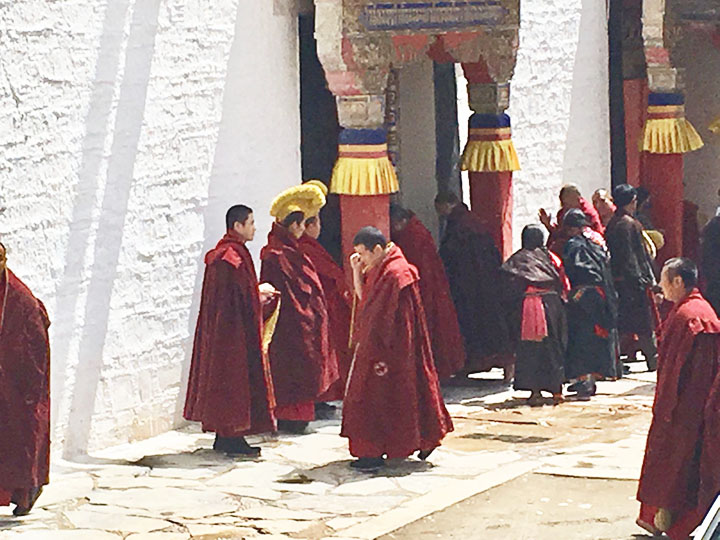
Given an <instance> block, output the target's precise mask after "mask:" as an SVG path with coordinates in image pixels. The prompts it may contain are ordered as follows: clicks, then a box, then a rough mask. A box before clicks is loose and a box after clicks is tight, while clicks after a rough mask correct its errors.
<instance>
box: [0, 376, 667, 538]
mask: <svg viewBox="0 0 720 540" xmlns="http://www.w3.org/2000/svg"><path fill="white" fill-rule="evenodd" d="M635 367H636V369H640V365H639V364H638V365H636V366H635ZM484 377H485V378H483V379H473V380H470V381H468V383H467V385H463V386H448V387H447V388H445V397H446V400H447V403H448V408H449V410H450V412H451V414H452V416H453V418H454V420H455V428H456V431H455V432H454V433H453V434H452V435H451V436H450V437H448V438H447V439H446V442H445V444H444V445H443V447H442V448H440V449H438V450H437V451H436V452H435V453H434V454H433V455H432V456H431V458H430V459H429V462H428V463H424V462H420V461H418V460H416V459H410V460H407V461H404V462H398V463H390V464H389V466H388V467H387V468H386V469H385V470H383V471H380V472H378V473H373V474H367V473H362V472H356V471H354V470H352V469H351V468H350V467H349V463H350V461H351V457H350V456H349V454H348V452H347V442H346V440H345V439H342V438H341V437H339V435H338V434H339V420H327V421H320V422H315V423H313V424H312V425H311V427H312V431H313V432H312V433H309V434H306V435H300V436H287V435H282V436H278V437H274V436H273V437H266V438H263V439H260V440H258V441H257V442H259V443H260V444H261V446H262V447H263V455H262V458H261V459H259V460H258V461H243V460H235V459H230V458H227V457H225V456H222V455H219V454H216V453H215V452H213V451H212V450H211V449H210V447H211V445H212V440H213V436H212V435H211V434H204V433H201V432H200V431H199V430H198V428H197V427H196V426H190V427H187V428H185V429H181V430H178V431H173V432H169V433H166V434H164V435H162V436H159V437H155V438H153V439H150V440H147V441H143V442H139V443H134V444H128V445H123V446H121V447H116V448H111V449H108V450H106V451H103V452H101V453H97V454H95V455H93V456H91V458H89V460H88V462H87V463H70V462H66V461H56V462H55V463H54V465H53V471H52V477H51V484H50V485H49V486H48V487H47V488H46V490H45V492H44V493H43V495H42V496H41V498H40V499H39V501H38V504H37V506H36V507H35V509H34V511H33V512H32V513H31V514H30V515H29V516H27V517H25V518H20V519H15V518H12V517H11V515H10V513H9V511H8V509H0V511H1V512H2V513H0V539H2V540H6V539H7V540H15V539H22V540H117V539H120V538H123V539H128V540H187V539H190V538H192V539H202V540H211V539H216V540H220V539H239V538H255V537H262V538H266V539H272V538H304V539H321V538H336V539H338V538H345V539H371V538H379V537H382V536H383V535H388V534H391V533H393V532H394V531H398V530H401V529H402V528H403V527H405V526H407V525H408V524H411V523H413V522H418V524H420V523H422V521H418V520H422V518H425V517H426V516H431V515H433V514H435V513H436V512H441V511H442V510H444V509H446V508H451V507H453V506H455V505H458V504H459V503H461V502H462V501H465V500H469V499H471V498H472V497H474V496H476V495H478V494H481V493H484V492H487V491H488V490H491V489H492V488H495V487H498V486H503V485H508V486H511V485H513V484H512V482H513V481H515V480H517V479H521V478H523V477H526V475H528V473H532V474H533V475H546V476H548V477H556V478H587V479H605V480H618V481H625V482H626V484H627V482H633V481H635V480H637V478H638V475H639V469H640V464H641V461H642V453H643V449H644V442H645V441H644V437H645V434H646V431H647V428H648V425H649V418H650V408H651V404H652V396H653V391H654V375H652V374H646V373H639V372H637V373H634V374H633V375H631V377H629V378H626V379H624V380H622V381H618V382H603V383H600V384H599V385H598V390H599V395H598V396H596V397H595V398H594V399H593V400H592V401H589V402H588V401H568V402H566V403H564V404H562V405H561V406H559V407H552V406H550V405H547V406H544V407H538V408H529V407H527V406H525V405H524V403H523V402H522V400H521V399H518V398H519V397H522V396H523V394H519V395H518V394H516V393H514V392H513V391H512V390H510V389H508V388H507V387H505V386H502V384H501V383H500V381H499V380H498V378H499V377H500V374H499V373H491V374H489V375H487V374H486V375H484ZM253 442H254V441H253ZM520 485H522V484H520ZM631 492H632V488H628V487H627V485H626V486H625V487H624V488H623V491H622V497H624V500H625V501H626V503H625V504H626V506H627V516H626V517H628V516H630V517H631V516H634V514H635V512H636V510H637V503H635V502H634V501H633V500H630V499H631V498H632V497H629V496H628V493H631ZM556 495H557V494H556ZM522 504H525V503H522ZM568 505H570V506H572V508H569V507H568ZM616 506H617V505H616ZM576 507H577V508H576ZM507 510H508V509H507V508H505V513H504V518H503V519H505V520H506V522H505V523H504V525H503V527H505V529H504V534H507V536H506V537H507V538H520V537H521V536H520V535H515V534H513V533H512V531H513V526H512V522H509V523H508V522H507V519H508V512H507ZM552 511H553V512H554V514H553V515H557V517H558V519H561V518H562V515H563V513H567V512H570V511H572V512H574V513H575V514H577V513H578V512H581V513H584V514H586V515H587V516H588V518H592V517H593V516H595V517H599V518H600V519H602V518H603V516H602V515H596V514H602V513H603V511H604V509H603V508H602V506H600V507H598V506H593V505H590V504H588V503H586V502H584V501H582V500H574V501H573V503H567V504H566V505H565V506H562V505H558V506H553V509H552ZM614 511H615V512H617V507H616V508H615V510H614ZM638 532H640V531H638ZM435 536H437V535H435ZM392 537H395V536H392ZM399 537H402V538H411V537H412V536H399ZM523 538H524V536H523ZM528 538H530V537H528Z"/></svg>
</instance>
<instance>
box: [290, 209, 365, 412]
mask: <svg viewBox="0 0 720 540" xmlns="http://www.w3.org/2000/svg"><path fill="white" fill-rule="evenodd" d="M321 229H322V225H321V222H320V216H319V215H317V216H311V217H309V218H308V219H306V220H305V234H303V235H302V236H301V237H300V242H299V243H300V249H301V250H302V252H303V253H304V254H305V255H306V256H307V257H308V258H309V259H310V260H311V261H312V263H313V266H315V270H317V273H318V276H320V282H321V283H322V287H323V291H324V292H325V299H326V300H327V308H328V317H329V329H330V348H331V349H332V350H333V353H334V354H335V357H336V358H337V362H338V369H339V374H340V378H339V379H338V380H337V381H336V382H335V384H333V385H332V386H331V387H330V389H329V390H328V392H327V393H326V394H325V395H323V396H321V397H320V399H321V403H317V404H316V405H315V409H316V412H317V413H318V414H320V412H321V411H322V410H323V409H324V410H325V412H326V413H330V412H332V411H333V410H334V407H332V406H330V405H327V404H325V403H324V402H326V401H336V400H341V399H342V398H343V396H344V395H345V385H346V384H347V376H348V373H349V372H350V364H351V362H352V353H351V351H350V319H351V318H352V294H351V292H350V287H349V286H348V283H347V280H346V278H345V272H343V270H342V268H340V266H339V265H338V264H337V263H336V262H335V260H334V259H333V258H332V256H331V255H330V253H328V251H327V250H326V249H325V248H324V247H323V246H322V244H321V243H320V242H318V237H319V236H320V231H321Z"/></svg>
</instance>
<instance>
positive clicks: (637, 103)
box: [623, 79, 648, 187]
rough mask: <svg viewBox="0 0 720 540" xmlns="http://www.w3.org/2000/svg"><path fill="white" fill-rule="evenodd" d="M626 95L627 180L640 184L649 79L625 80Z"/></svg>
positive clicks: (631, 183)
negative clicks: (641, 145) (642, 141)
mask: <svg viewBox="0 0 720 540" xmlns="http://www.w3.org/2000/svg"><path fill="white" fill-rule="evenodd" d="M623 86H624V92H623V94H624V97H625V100H624V101H625V151H626V155H627V182H628V184H630V185H631V186H635V187H637V186H639V185H640V184H641V179H642V172H641V171H642V149H641V148H640V142H641V140H642V135H643V127H644V126H645V119H646V117H647V99H648V85H647V79H629V80H626V81H625V82H624V85H623Z"/></svg>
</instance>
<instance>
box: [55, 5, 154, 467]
mask: <svg viewBox="0 0 720 540" xmlns="http://www.w3.org/2000/svg"><path fill="white" fill-rule="evenodd" d="M128 9H129V1H124V2H110V3H109V6H108V10H107V12H106V15H105V23H104V26H103V36H102V39H101V44H100V51H99V56H98V62H97V70H96V80H95V88H94V90H93V94H92V99H91V103H90V109H89V112H88V117H87V125H86V136H85V140H84V142H83V147H82V151H83V158H82V165H81V168H80V177H79V181H78V186H77V190H76V194H75V202H74V208H73V217H72V226H71V229H70V237H69V240H68V244H67V245H68V248H67V254H66V261H68V262H67V265H66V267H65V272H64V274H63V277H62V279H61V281H60V286H59V290H58V296H57V298H58V306H57V308H58V309H57V311H56V312H57V318H58V321H59V325H58V326H59V327H58V329H57V334H58V338H59V339H58V344H57V347H56V354H57V357H58V358H59V362H60V364H59V365H57V366H56V368H55V370H54V373H56V374H57V375H55V377H54V379H53V383H54V384H53V395H54V396H55V403H58V401H59V400H60V399H62V396H63V394H64V390H65V389H64V382H63V380H64V377H66V367H67V356H68V352H69V348H70V340H71V338H72V330H73V328H74V327H75V310H76V307H77V304H78V300H79V296H80V291H81V287H80V284H81V281H82V275H83V268H84V259H85V257H86V254H87V250H88V248H89V247H90V246H89V245H88V241H89V238H90V229H91V216H92V212H93V208H94V201H95V198H96V195H97V190H98V189H99V186H98V176H99V174H100V166H101V163H102V150H103V144H104V140H105V137H106V135H107V131H108V130H109V127H108V119H109V116H110V111H111V108H112V96H113V91H114V84H113V82H114V80H115V78H116V76H117V69H118V67H119V57H120V52H121V49H122V45H123V27H124V24H125V20H126V13H127V10H128ZM159 9H160V0H146V1H144V2H137V3H135V5H134V10H133V17H132V22H131V25H130V31H129V37H128V41H127V47H126V58H125V66H124V76H123V79H122V82H121V86H120V92H119V98H118V103H117V111H116V117H115V124H114V126H113V128H112V130H110V133H112V135H113V142H112V147H111V152H110V157H109V160H108V170H107V182H106V185H105V192H104V196H103V201H102V207H101V210H100V216H99V223H98V229H97V236H96V241H95V246H94V253H93V257H92V261H93V264H92V268H91V269H90V271H89V279H90V282H89V285H88V291H87V299H88V300H87V303H86V308H85V316H84V325H83V327H82V335H81V338H80V344H79V352H78V364H77V367H76V371H75V384H74V387H73V390H72V392H73V393H72V399H71V404H70V411H69V418H68V425H67V429H66V432H65V444H64V447H63V455H64V456H65V457H66V458H77V457H81V456H83V455H85V454H86V453H87V446H88V441H89V437H90V427H91V424H92V416H93V412H94V410H95V398H96V394H97V389H98V384H99V382H100V377H101V374H102V369H103V350H104V347H105V339H106V334H107V327H108V319H109V311H110V301H111V296H112V292H113V284H114V282H115V278H116V276H117V271H118V260H119V257H120V250H121V247H122V239H123V226H124V223H125V216H126V214H127V209H128V200H129V197H130V190H131V187H132V180H133V172H134V165H135V158H136V154H137V149H138V141H139V138H140V133H141V128H142V124H143V118H144V112H145V100H146V96H147V87H148V83H149V78H150V68H151V64H152V58H153V55H154V45H155V35H156V32H157V21H158V13H159ZM56 407H57V405H56ZM54 411H55V413H56V414H55V419H56V420H57V412H58V410H57V408H56V409H54Z"/></svg>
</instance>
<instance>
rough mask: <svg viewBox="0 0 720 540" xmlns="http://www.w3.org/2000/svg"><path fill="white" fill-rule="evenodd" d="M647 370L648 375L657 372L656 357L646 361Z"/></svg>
mask: <svg viewBox="0 0 720 540" xmlns="http://www.w3.org/2000/svg"><path fill="white" fill-rule="evenodd" d="M647 368H648V372H649V373H652V372H653V371H657V356H655V357H654V358H650V359H649V360H647Z"/></svg>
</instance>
